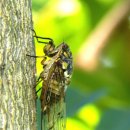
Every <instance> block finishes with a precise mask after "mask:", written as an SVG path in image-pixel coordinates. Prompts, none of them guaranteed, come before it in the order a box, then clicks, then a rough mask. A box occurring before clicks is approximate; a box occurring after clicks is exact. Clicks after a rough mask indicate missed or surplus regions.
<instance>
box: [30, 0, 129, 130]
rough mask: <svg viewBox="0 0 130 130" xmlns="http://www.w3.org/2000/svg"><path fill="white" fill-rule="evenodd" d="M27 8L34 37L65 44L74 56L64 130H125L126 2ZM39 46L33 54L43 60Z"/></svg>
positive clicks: (38, 0) (43, 1)
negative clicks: (31, 10) (30, 15)
mask: <svg viewBox="0 0 130 130" xmlns="http://www.w3.org/2000/svg"><path fill="white" fill-rule="evenodd" d="M32 4H33V22H34V29H35V31H36V32H37V35H39V36H44V37H50V38H52V39H54V41H55V44H56V45H58V44H60V43H62V42H63V41H64V42H66V43H67V44H68V45H69V46H70V48H71V50H72V53H73V58H74V72H73V77H72V82H71V85H70V86H69V87H68V90H67V97H66V102H67V130H129V129H130V125H129V121H130V80H129V77H130V60H129V58H130V51H129V50H130V21H129V20H130V16H129V15H130V13H129V7H130V2H129V0H128V1H127V0H32ZM43 46H44V45H43V44H37V43H36V53H37V55H43ZM40 60H41V59H40ZM40 60H37V72H38V74H39V73H40V72H41V71H42V66H41V65H40Z"/></svg>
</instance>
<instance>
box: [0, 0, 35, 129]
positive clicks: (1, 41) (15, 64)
mask: <svg viewBox="0 0 130 130" xmlns="http://www.w3.org/2000/svg"><path fill="white" fill-rule="evenodd" d="M31 13H32V11H31V0H1V1H0V130H36V123H35V122H36V116H35V115H36V107H35V91H34V86H35V58H34V59H32V58H30V57H27V56H26V54H30V55H35V51H34V44H33V37H32V31H31V29H32V14H31Z"/></svg>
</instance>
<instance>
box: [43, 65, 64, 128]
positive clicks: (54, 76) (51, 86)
mask: <svg viewBox="0 0 130 130" xmlns="http://www.w3.org/2000/svg"><path fill="white" fill-rule="evenodd" d="M51 67H53V68H50V70H53V71H49V72H48V76H49V79H48V90H47V93H46V97H49V98H50V99H49V102H48V104H47V110H46V111H45V112H42V130H65V124H66V103H65V97H64V96H65V94H64V87H65V79H64V71H63V69H62V68H61V67H60V66H59V65H57V64H55V65H52V66H51Z"/></svg>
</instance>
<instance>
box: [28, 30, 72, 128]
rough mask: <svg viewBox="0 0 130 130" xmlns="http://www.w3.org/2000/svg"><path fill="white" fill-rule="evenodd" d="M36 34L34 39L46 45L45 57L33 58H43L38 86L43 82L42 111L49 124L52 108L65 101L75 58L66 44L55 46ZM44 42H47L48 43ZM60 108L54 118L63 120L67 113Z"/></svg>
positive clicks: (51, 41)
mask: <svg viewBox="0 0 130 130" xmlns="http://www.w3.org/2000/svg"><path fill="white" fill-rule="evenodd" d="M34 34H35V35H34V37H35V38H36V39H37V41H38V42H39V43H44V44H45V46H44V48H43V52H44V54H45V55H44V56H32V57H36V58H38V57H42V58H43V59H42V61H41V64H42V65H43V71H42V72H41V73H40V76H39V78H38V80H37V84H39V83H40V82H42V87H41V89H42V90H41V96H40V100H41V111H42V115H47V116H48V122H49V120H50V119H49V118H51V115H49V113H50V111H51V108H52V107H53V109H57V108H56V107H55V106H54V105H55V104H59V105H60V104H61V103H60V102H61V101H65V92H66V89H67V86H68V85H69V84H70V80H71V76H72V71H73V66H72V64H73V63H72V62H73V58H72V53H71V51H70V48H69V46H68V45H67V44H66V43H64V42H63V43H61V44H60V45H58V46H55V44H54V41H53V40H52V39H51V38H45V37H40V36H37V35H36V33H35V31H34ZM43 40H47V42H45V41H43ZM28 56H29V55H28ZM38 91H39V90H38ZM38 91H37V92H38ZM60 107H61V106H59V111H58V112H57V113H56V110H54V111H55V112H54V116H55V117H54V118H63V116H64V114H65V113H64V112H63V109H61V110H60ZM61 108H63V107H61ZM42 118H43V117H42ZM54 120H55V119H54ZM54 123H56V120H55V121H53V123H50V125H49V127H48V129H47V130H51V129H53V125H54ZM57 130H58V129H57Z"/></svg>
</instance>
